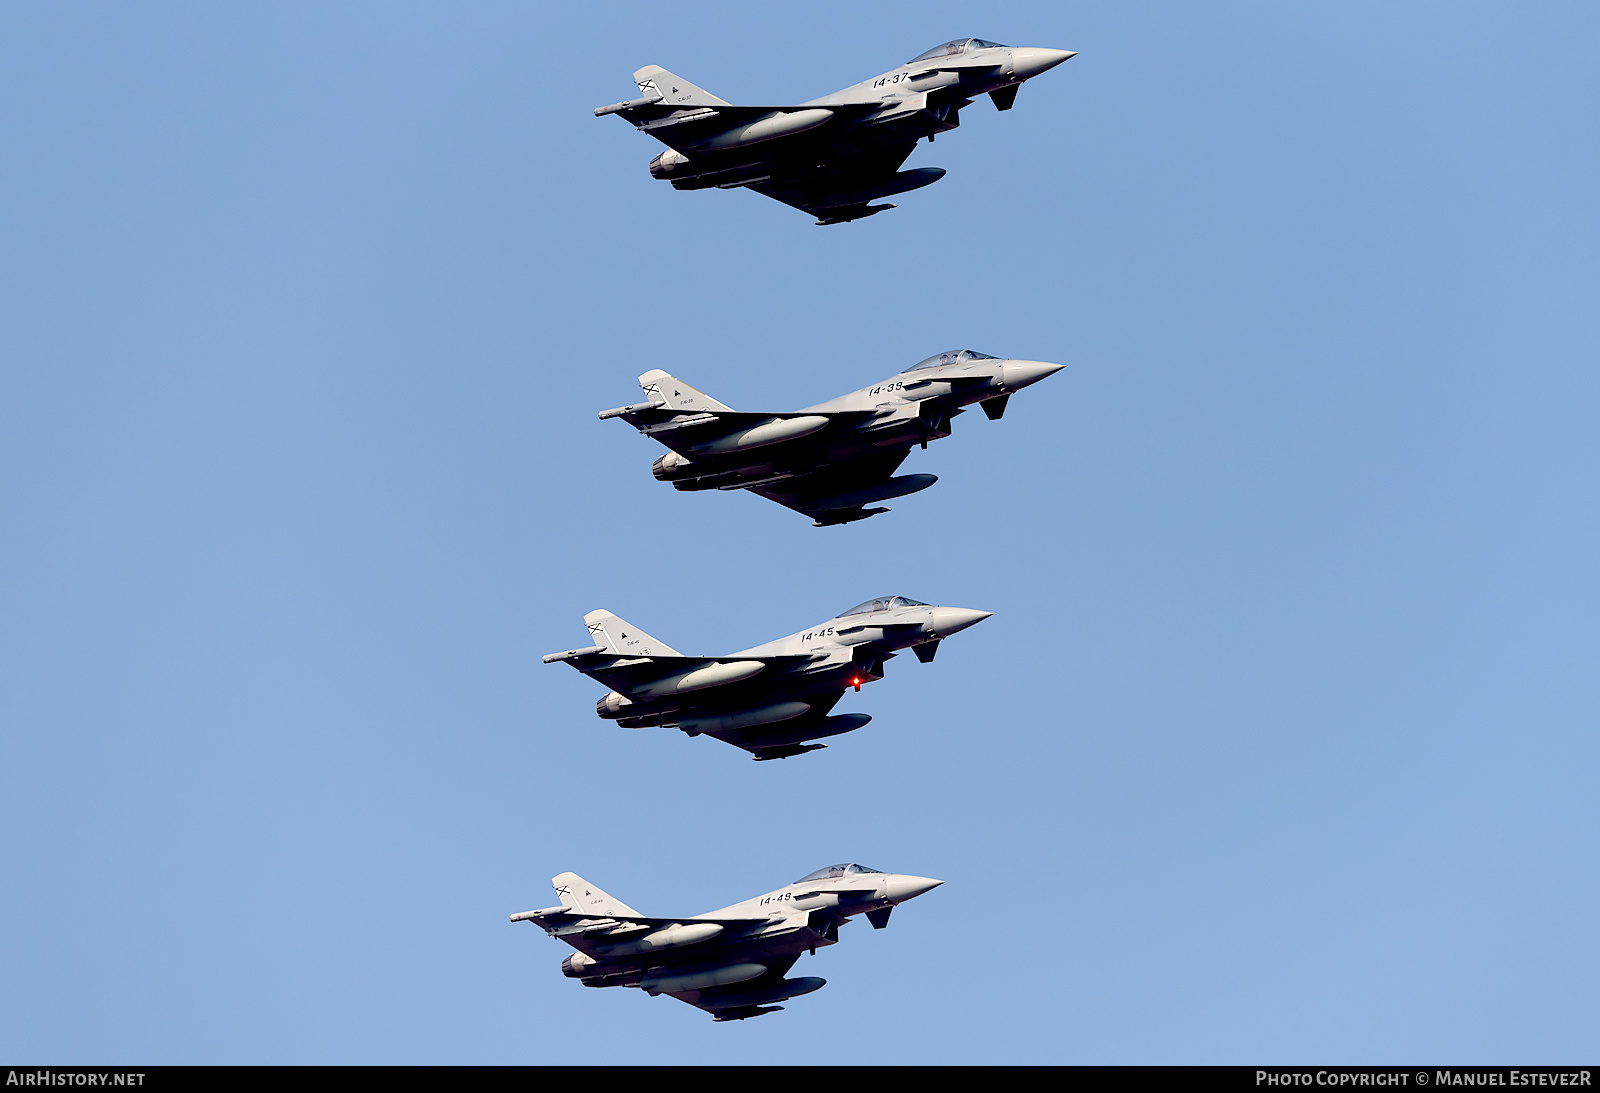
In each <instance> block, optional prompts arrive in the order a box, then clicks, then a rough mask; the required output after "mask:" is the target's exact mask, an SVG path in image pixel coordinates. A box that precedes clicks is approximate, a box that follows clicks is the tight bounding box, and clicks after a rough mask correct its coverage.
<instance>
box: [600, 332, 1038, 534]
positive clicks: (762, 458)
mask: <svg viewBox="0 0 1600 1093" xmlns="http://www.w3.org/2000/svg"><path fill="white" fill-rule="evenodd" d="M1064 367H1065V365H1060V364H1045V363H1043V362H1042V361H1019V360H1003V359H1001V358H999V357H991V356H989V355H988V354H987V353H977V352H974V351H973V350H971V349H962V350H956V351H952V352H949V353H940V354H937V355H936V356H932V357H929V358H928V359H927V360H925V361H922V362H920V363H918V364H914V365H912V366H911V367H910V368H907V369H906V370H905V371H904V372H901V373H900V374H899V375H896V376H891V377H889V378H888V379H886V380H884V381H883V382H881V383H876V384H873V385H872V386H871V387H863V388H862V389H861V390H859V391H852V392H851V393H850V394H848V395H840V396H839V397H838V398H836V399H830V400H829V401H827V402H820V403H818V404H817V405H815V406H808V407H806V408H805V409H804V410H796V411H794V412H792V413H768V412H765V411H763V412H758V413H740V412H737V411H734V410H730V409H729V408H728V407H726V406H724V405H723V404H722V403H720V402H718V401H717V400H716V399H714V398H712V397H711V396H710V395H707V394H705V393H703V392H701V391H697V390H695V389H694V388H693V387H690V386H689V385H688V384H687V383H684V382H683V381H682V380H680V379H678V378H677V377H676V376H672V375H668V374H667V373H666V372H663V371H662V370H660V369H659V368H657V369H652V370H651V371H649V372H646V373H645V374H644V375H642V376H640V377H639V386H640V387H642V388H644V391H645V394H647V395H649V396H650V401H649V402H641V403H638V404H636V405H633V406H619V407H617V408H616V409H614V410H602V411H600V417H601V419H602V420H604V419H606V418H613V417H620V418H622V419H623V420H624V421H626V422H627V423H628V424H630V425H632V426H633V427H634V428H635V429H638V430H639V432H640V433H642V434H643V435H645V436H647V437H650V438H651V439H652V440H658V441H660V442H661V443H662V444H664V445H666V446H667V447H668V448H670V449H672V450H671V451H670V452H668V453H667V454H666V455H664V456H662V457H661V458H660V459H658V460H656V463H655V466H654V468H653V470H654V472H655V476H656V478H658V479H660V480H661V481H663V482H671V483H672V485H673V487H674V488H675V489H679V490H749V491H750V492H751V493H757V494H760V495H761V496H762V497H767V498H770V499H772V500H773V501H776V502H777V503H778V504H780V505H786V506H788V507H789V508H791V509H794V510H795V511H797V512H800V513H803V514H805V515H806V516H809V517H811V518H812V526H813V527H819V528H820V527H828V526H830V525H833V524H848V523H851V522H852V521H855V520H865V519H866V518H867V517H869V516H876V515H877V514H878V513H880V512H888V511H889V510H888V509H886V508H867V507H866V506H868V505H870V504H872V503H873V502H874V501H885V500H888V499H889V498H892V497H904V496H906V495H907V494H911V493H916V492H917V491H918V490H925V489H927V488H928V487H929V486H931V485H933V484H934V483H935V482H937V481H938V480H939V478H938V476H937V475H932V474H904V475H901V476H899V477H898V478H896V477H894V472H895V471H896V470H897V469H899V467H900V464H901V463H903V462H904V461H905V458H906V456H907V455H908V454H909V453H910V451H911V449H912V447H913V446H915V445H919V444H920V445H921V446H922V447H924V448H926V447H927V446H928V441H930V440H938V439H940V438H942V437H947V436H949V435H950V419H951V418H953V417H955V416H956V415H957V414H960V413H963V412H965V408H966V407H967V406H970V405H972V404H973V403H975V402H976V403H978V404H979V405H981V406H982V407H983V412H984V414H985V415H986V416H987V417H988V418H989V420H991V421H998V420H999V419H1000V416H1001V415H1002V414H1004V413H1005V412H1006V403H1007V402H1008V401H1010V399H1011V396H1012V394H1013V393H1015V392H1017V391H1020V390H1021V389H1022V388H1024V387H1026V386H1028V385H1029V384H1031V383H1038V382H1039V381H1040V380H1042V379H1044V378H1045V377H1046V376H1051V375H1054V374H1055V373H1057V372H1059V371H1060V370H1061V369H1062V368H1064Z"/></svg>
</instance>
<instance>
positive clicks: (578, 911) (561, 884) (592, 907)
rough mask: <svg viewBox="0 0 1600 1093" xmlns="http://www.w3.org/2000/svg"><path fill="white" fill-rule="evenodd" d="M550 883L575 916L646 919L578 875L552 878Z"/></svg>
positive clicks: (570, 874) (563, 904)
mask: <svg viewBox="0 0 1600 1093" xmlns="http://www.w3.org/2000/svg"><path fill="white" fill-rule="evenodd" d="M550 883H551V884H552V885H553V886H554V887H555V890H556V895H558V896H560V897H561V906H563V907H565V908H566V909H567V910H568V911H571V912H572V913H573V914H575V915H602V916H611V915H625V916H627V917H629V918H643V917H644V916H643V915H641V914H640V913H639V912H638V911H635V910H634V909H633V908H632V907H629V906H628V905H627V904H626V903H623V902H622V901H621V900H620V899H618V898H617V897H615V896H610V895H607V894H606V893H604V892H602V891H601V890H600V889H598V888H596V887H595V886H594V885H592V884H590V883H589V882H588V881H586V880H584V879H583V878H582V877H580V876H578V874H576V873H561V874H559V875H558V876H554V877H551V878H550Z"/></svg>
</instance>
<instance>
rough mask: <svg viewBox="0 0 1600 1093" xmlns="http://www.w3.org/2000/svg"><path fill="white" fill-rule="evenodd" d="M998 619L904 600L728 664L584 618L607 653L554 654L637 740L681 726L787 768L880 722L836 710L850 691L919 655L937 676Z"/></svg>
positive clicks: (598, 614)
mask: <svg viewBox="0 0 1600 1093" xmlns="http://www.w3.org/2000/svg"><path fill="white" fill-rule="evenodd" d="M991 614H993V612H990V611H972V610H968V609H967V608H965V607H934V606H931V605H929V604H925V603H922V602H920V601H918V600H911V599H907V598H906V597H904V596H885V597H882V598H880V599H876V600H868V601H867V602H866V603H862V604H857V605H856V606H855V607H852V608H851V609H850V610H848V611H846V612H844V613H842V614H840V615H837V616H835V617H834V618H831V619H829V620H827V621H826V622H822V623H818V624H817V625H816V626H813V627H811V628H810V629H809V630H803V631H801V632H800V633H798V634H791V635H789V636H788V637H786V638H779V639H778V640H777V641H771V642H768V643H767V644H765V645H757V646H755V647H754V648H752V649H746V650H744V651H742V652H738V653H729V654H727V655H726V656H711V657H692V656H684V655H683V654H682V653H680V652H678V651H677V650H676V649H674V648H672V647H671V646H669V645H667V644H666V643H665V642H662V641H660V640H658V639H656V638H653V637H651V636H650V635H649V634H646V633H645V632H644V631H643V630H640V629H639V628H638V627H637V626H634V625H632V624H631V623H627V622H623V621H622V620H621V619H619V618H617V616H615V615H613V614H612V613H611V612H609V611H604V610H601V611H591V612H589V613H588V614H587V615H585V616H584V617H583V621H584V623H585V624H586V625H587V626H588V627H589V633H590V634H592V635H593V636H594V637H596V638H598V639H599V641H600V644H598V645H593V646H590V647H589V648H586V649H569V650H567V651H566V652H564V653H550V654H548V655H547V656H546V657H545V658H544V662H545V663H546V664H554V663H556V662H557V661H566V662H567V663H568V664H570V665H572V666H573V667H574V668H576V669H577V670H578V671H580V672H582V673H583V674H584V675H586V676H589V677H590V678H591V679H594V680H595V681H597V682H599V683H603V684H605V685H606V686H607V687H611V688H614V689H613V690H612V691H611V692H610V693H609V694H607V695H606V696H605V697H604V698H602V699H601V700H600V701H599V702H598V703H596V704H595V712H596V713H597V714H599V715H600V717H602V718H604V719H605V720H607V721H615V722H617V723H618V724H619V725H621V726H622V727H623V728H625V729H643V728H651V727H656V726H660V727H664V728H671V727H673V726H676V727H677V728H679V729H681V730H683V731H684V732H685V733H687V734H688V735H690V736H700V735H702V734H704V735H706V736H713V737H716V738H717V739H718V740H722V741H724V742H726V743H729V744H732V745H733V746H734V747H738V748H743V749H744V750H745V751H748V752H749V753H750V754H751V755H752V756H753V757H755V758H756V759H758V760H760V759H785V758H788V757H789V756H791V755H800V754H801V753H803V752H808V751H816V750H817V749H818V748H824V747H827V745H826V744H812V743H807V741H811V740H819V739H821V738H823V737H827V736H838V735H840V734H841V733H847V732H853V731H855V730H856V729H859V728H861V726H863V725H865V724H866V723H867V722H869V721H871V720H872V718H871V717H870V716H868V715H867V714H864V713H847V714H835V715H834V716H832V717H829V716H828V713H829V711H830V710H832V709H833V707H834V706H836V705H837V704H838V702H839V699H841V698H843V697H844V692H845V691H846V690H849V689H850V688H852V687H853V688H855V689H856V690H857V691H859V690H861V685H862V684H863V683H871V682H873V681H874V680H878V679H882V678H883V664H884V661H886V660H888V659H889V658H890V657H892V656H894V655H895V652H896V651H897V650H900V649H911V650H913V651H914V652H915V653H916V654H917V659H918V660H920V661H922V663H924V664H927V663H928V662H930V661H931V660H933V657H934V654H935V653H937V652H938V651H939V642H941V641H943V640H944V639H945V638H947V637H949V636H950V635H951V634H954V633H956V632H958V631H961V630H965V629H966V628H967V627H969V626H971V625H973V624H974V623H978V622H982V621H983V620H984V619H986V618H988V617H989V616H990V615H991Z"/></svg>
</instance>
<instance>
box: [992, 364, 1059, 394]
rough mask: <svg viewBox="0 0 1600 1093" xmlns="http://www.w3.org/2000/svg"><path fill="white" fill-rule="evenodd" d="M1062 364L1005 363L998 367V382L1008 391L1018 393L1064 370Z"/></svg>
mask: <svg viewBox="0 0 1600 1093" xmlns="http://www.w3.org/2000/svg"><path fill="white" fill-rule="evenodd" d="M1065 367H1066V365H1064V364H1050V363H1048V362H1046V361H1006V363H1005V364H1003V365H1001V366H1000V380H1001V382H1002V383H1003V384H1005V388H1006V390H1008V391H1020V390H1022V388H1024V387H1026V386H1028V384H1030V383H1038V382H1039V381H1040V380H1042V379H1044V378H1045V377H1046V376H1053V375H1055V374H1056V373H1057V372H1059V371H1061V370H1062V369H1063V368H1065Z"/></svg>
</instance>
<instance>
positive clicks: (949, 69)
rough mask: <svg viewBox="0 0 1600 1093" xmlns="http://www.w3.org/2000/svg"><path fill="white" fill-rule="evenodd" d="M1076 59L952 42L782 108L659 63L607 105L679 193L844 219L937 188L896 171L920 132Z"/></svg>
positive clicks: (943, 127)
mask: <svg viewBox="0 0 1600 1093" xmlns="http://www.w3.org/2000/svg"><path fill="white" fill-rule="evenodd" d="M1075 56H1077V54H1076V53H1072V52H1069V51H1067V50H1060V49H1039V48H1033V47H1022V46H1016V47H1013V46H1004V45H1000V44H999V43H998V42H986V41H984V40H983V39H981V38H958V39H956V40H955V41H952V42H946V43H945V44H943V45H941V46H936V47H934V48H933V49H930V50H928V51H927V52H926V53H923V54H920V55H918V56H917V57H915V58H913V59H912V60H910V61H908V62H906V63H905V64H903V65H900V66H899V67H898V68H892V69H890V70H889V71H888V72H885V73H883V74H882V75H879V76H874V77H873V78H872V79H870V80H863V81H861V82H860V83H858V84H855V85H853V86H851V87H847V88H845V89H844V90H842V91H835V92H834V93H833V94H831V95H824V96H822V97H821V98H819V99H812V100H810V101H809V102H803V103H798V104H794V105H789V106H735V105H733V104H732V103H729V102H726V101H724V100H723V99H719V98H717V97H716V96H715V95H713V94H711V93H710V92H708V91H705V90H704V89H702V88H699V87H696V86H695V85H694V84H692V83H690V82H689V81H687V80H685V79H683V78H682V77H681V76H677V75H674V74H673V73H671V72H668V71H667V70H666V69H664V68H660V67H658V66H656V65H648V66H646V67H644V68H641V69H639V71H637V72H635V73H634V74H633V79H634V82H635V83H637V84H638V85H639V90H640V92H641V93H642V95H641V97H640V98H637V99H633V100H630V101H628V102H621V103H615V104H613V105H611V106H602V107H600V108H598V109H597V110H595V114H596V115H605V114H620V115H622V117H623V118H624V119H626V120H627V121H629V122H630V123H632V124H633V125H634V126H635V127H636V128H638V129H639V130H640V131H641V132H643V133H647V134H649V135H650V136H652V137H654V138H655V139H657V140H659V141H661V142H662V143H663V144H665V145H667V146H668V147H667V151H665V152H662V153H661V154H660V155H658V156H657V157H656V158H655V159H653V160H651V161H650V173H651V175H653V176H654V177H656V178H658V179H665V180H667V181H670V182H671V183H672V185H673V186H674V187H675V188H677V189H680V190H701V189H709V188H711V187H717V188H719V189H735V188H738V187H748V188H750V189H752V190H755V191H756V192H757V193H760V194H765V195H766V196H768V197H771V198H774V199H775V200H778V201H781V202H783V203H784V204H786V205H792V206H794V207H795V208H797V209H800V210H802V211H804V212H807V213H811V214H812V215H814V216H816V217H817V223H818V224H841V223H845V222H847V221H851V220H859V219H861V218H862V217H866V216H872V215H874V214H876V213H880V212H883V211H884V210H886V209H892V208H894V206H893V205H892V204H891V205H872V204H870V202H872V201H874V200H876V199H877V198H880V197H889V196H891V195H893V194H900V193H906V192H908V191H910V190H915V189H918V188H920V187H923V186H927V185H930V184H932V183H934V182H937V181H938V180H939V179H940V178H942V177H943V176H944V170H943V169H942V168H939V167H922V168H918V169H916V170H911V171H901V170H899V168H900V166H901V164H903V163H904V162H905V161H906V158H907V157H908V156H909V155H910V154H911V152H912V151H913V150H914V149H915V148H916V145H917V142H918V141H919V140H921V139H922V138H923V137H927V138H928V139H929V140H930V141H931V140H933V138H934V137H935V136H937V135H938V134H939V133H943V132H947V131H948V130H951V129H954V128H956V127H957V126H958V125H960V124H961V116H960V115H961V108H962V107H964V106H968V105H970V104H971V102H972V100H973V99H975V98H977V97H978V96H980V95H988V96H989V97H990V98H991V99H992V100H993V101H994V105H995V107H996V108H997V109H999V110H1009V109H1011V106H1012V104H1013V103H1014V102H1015V101H1016V98H1017V89H1018V88H1020V87H1021V86H1022V84H1023V82H1024V81H1026V80H1030V79H1032V78H1033V77H1035V76H1037V75H1039V74H1040V73H1042V72H1045V71H1048V70H1049V69H1051V68H1054V67H1055V66H1056V65H1058V64H1060V63H1061V62H1063V61H1065V60H1068V59H1069V58H1071V57H1075Z"/></svg>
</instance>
